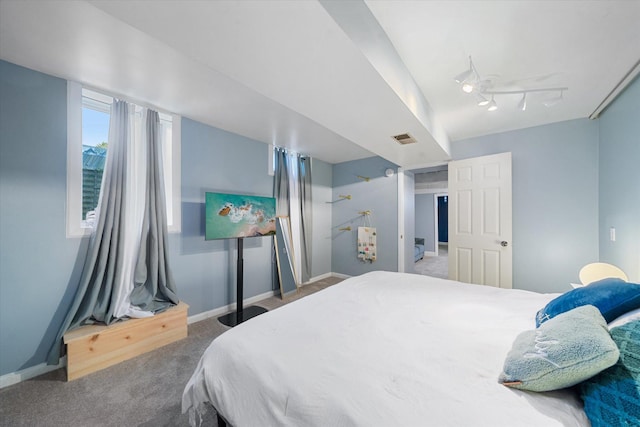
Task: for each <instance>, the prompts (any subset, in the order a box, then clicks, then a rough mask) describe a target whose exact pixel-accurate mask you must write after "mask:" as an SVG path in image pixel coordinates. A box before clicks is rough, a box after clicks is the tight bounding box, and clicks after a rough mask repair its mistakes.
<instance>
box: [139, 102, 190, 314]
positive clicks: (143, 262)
mask: <svg viewBox="0 0 640 427" xmlns="http://www.w3.org/2000/svg"><path fill="white" fill-rule="evenodd" d="M145 127H146V141H145V143H146V148H147V177H146V185H145V188H146V196H145V207H144V219H143V222H142V237H141V239H140V249H139V251H138V259H137V261H136V268H135V273H134V288H133V291H132V292H131V296H130V298H131V304H132V305H135V306H138V307H140V308H141V309H142V310H145V311H153V312H158V311H161V310H164V309H166V308H168V307H169V306H171V305H175V304H178V302H179V301H178V297H177V296H176V286H175V282H174V280H173V275H172V274H171V270H170V268H169V261H168V258H169V254H168V244H167V240H168V233H167V214H166V212H167V211H166V204H165V196H164V179H163V173H162V150H161V147H160V141H159V135H158V134H159V130H160V129H159V127H160V118H159V117H158V113H157V112H155V111H153V110H148V112H147V117H146V123H145Z"/></svg>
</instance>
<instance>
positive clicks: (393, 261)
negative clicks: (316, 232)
mask: <svg viewBox="0 0 640 427" xmlns="http://www.w3.org/2000/svg"><path fill="white" fill-rule="evenodd" d="M387 168H392V169H394V170H396V165H394V164H393V163H391V162H389V161H387V160H384V159H382V158H380V157H370V158H367V159H363V160H354V161H351V162H344V163H338V164H335V165H333V195H332V202H333V203H332V207H333V211H332V217H333V221H332V226H333V228H332V230H331V233H332V239H333V244H332V250H331V266H332V269H333V271H334V272H336V273H340V274H346V275H349V276H355V275H359V274H363V273H366V272H369V271H374V270H386V271H398V240H397V237H396V236H397V234H398V178H397V174H394V175H393V176H392V177H389V178H388V177H386V176H384V171H385V169H387ZM358 175H360V176H364V177H369V178H371V180H370V181H369V182H366V181H364V180H362V179H360V178H358ZM341 194H342V195H349V194H350V195H351V196H352V198H351V200H340V199H339V195H341ZM365 210H370V211H372V213H373V215H372V218H371V222H372V226H374V227H376V228H377V233H378V235H377V243H378V260H377V261H376V262H374V263H369V262H366V263H365V262H363V261H360V260H358V258H357V251H356V239H357V236H358V227H359V226H362V225H363V218H364V217H363V216H361V215H359V214H358V212H359V211H365ZM347 226H350V227H351V231H339V230H338V229H339V228H341V227H347Z"/></svg>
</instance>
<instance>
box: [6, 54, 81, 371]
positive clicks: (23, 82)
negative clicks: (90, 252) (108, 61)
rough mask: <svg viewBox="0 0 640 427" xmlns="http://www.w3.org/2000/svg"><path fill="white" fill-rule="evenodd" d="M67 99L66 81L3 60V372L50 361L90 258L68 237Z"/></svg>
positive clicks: (75, 240) (76, 242)
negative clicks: (53, 343)
mask: <svg viewBox="0 0 640 427" xmlns="http://www.w3.org/2000/svg"><path fill="white" fill-rule="evenodd" d="M66 99H67V82H66V81H65V80H61V79H58V78H55V77H51V76H47V75H45V74H41V73H37V72H35V71H31V70H28V69H26V68H22V67H18V66H16V65H13V64H10V63H7V62H4V61H0V375H2V374H6V373H9V372H14V371H18V370H20V369H24V368H27V367H29V366H33V365H37V364H38V363H41V362H43V361H44V360H45V357H46V354H47V352H48V351H49V347H50V346H51V344H52V342H53V339H54V338H55V335H56V333H57V332H58V331H57V329H58V326H59V325H60V323H62V320H63V318H64V316H65V315H66V311H67V307H68V306H69V304H70V301H71V298H72V297H73V294H74V293H75V286H76V283H77V280H78V279H79V273H80V271H79V268H82V263H83V261H84V259H83V256H82V255H80V254H82V253H84V252H83V251H81V250H79V248H80V247H82V248H85V247H86V245H83V244H82V239H67V238H66V236H65V233H66V223H65V209H66V179H67V177H66V163H67V148H66V147H67V105H66ZM85 250H86V249H85Z"/></svg>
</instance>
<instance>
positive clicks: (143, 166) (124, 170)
mask: <svg viewBox="0 0 640 427" xmlns="http://www.w3.org/2000/svg"><path fill="white" fill-rule="evenodd" d="M135 108H136V107H135V105H129V104H127V103H126V102H124V101H119V100H114V102H113V104H112V106H111V116H110V123H109V138H108V150H107V161H106V165H105V170H104V173H103V178H102V186H101V191H100V199H99V203H98V207H97V209H96V217H97V218H96V222H95V225H94V228H93V230H92V233H91V237H90V240H89V245H88V248H87V256H86V258H85V262H84V265H83V269H82V274H81V278H80V282H79V284H78V288H77V290H76V294H75V297H74V299H73V302H72V304H71V306H70V308H69V311H68V312H67V315H66V317H65V319H64V321H63V323H62V325H61V326H60V329H59V332H58V335H57V337H56V340H55V341H54V343H53V345H52V347H51V349H50V351H49V354H48V357H47V363H48V364H57V363H58V362H59V358H60V355H61V354H62V353H63V351H64V347H63V346H62V337H63V336H64V334H65V333H66V332H67V331H68V330H71V329H74V328H77V327H79V326H81V325H84V324H89V323H96V322H100V323H105V324H111V323H113V322H115V321H117V320H118V319H120V318H123V317H127V316H128V317H146V316H152V315H153V314H154V312H158V311H160V310H163V309H165V308H167V307H169V306H170V305H175V304H177V303H178V302H179V300H178V297H177V296H176V288H175V283H174V280H173V276H172V274H171V270H170V269H169V262H168V248H167V221H166V205H165V200H164V181H163V177H162V157H161V156H162V154H161V150H160V147H159V138H158V131H159V129H158V122H159V119H158V113H157V112H155V111H151V110H149V111H147V110H146V109H145V110H144V111H142V115H141V117H143V118H145V117H146V126H145V127H144V128H142V129H139V131H136V127H139V126H140V125H141V123H138V124H136V122H139V121H140V120H139V119H138V117H139V116H140V115H139V114H136V111H135ZM136 136H138V137H136ZM134 277H135V281H134Z"/></svg>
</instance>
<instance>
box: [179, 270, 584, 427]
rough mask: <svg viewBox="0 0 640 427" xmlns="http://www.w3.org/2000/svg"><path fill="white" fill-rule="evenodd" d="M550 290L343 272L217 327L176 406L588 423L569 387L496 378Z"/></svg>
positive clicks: (294, 421) (269, 417)
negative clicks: (520, 386)
mask: <svg viewBox="0 0 640 427" xmlns="http://www.w3.org/2000/svg"><path fill="white" fill-rule="evenodd" d="M555 296H556V295H555V294H536V293H532V292H527V291H520V290H504V289H496V288H489V287H484V286H479V285H467V284H463V283H459V282H453V281H449V280H442V279H436V278H431V277H426V276H419V275H413V274H402V273H390V272H374V273H368V274H364V275H362V276H358V277H353V278H350V279H347V280H345V281H344V282H342V283H340V284H338V285H335V286H332V287H330V288H328V289H326V290H324V291H321V292H318V293H316V294H313V295H311V296H308V297H306V298H303V299H301V300H299V301H296V302H293V303H290V304H288V305H285V306H283V307H281V308H278V309H277V310H273V311H271V312H268V313H265V314H263V315H261V316H258V317H256V318H254V319H252V320H249V321H247V322H245V323H243V324H241V325H239V326H237V327H235V328H233V329H231V330H229V331H227V332H225V333H224V334H222V335H221V336H219V337H218V338H216V339H215V340H214V341H213V342H212V343H211V345H210V346H209V348H208V349H207V350H206V352H205V353H204V355H203V356H202V359H201V360H200V363H199V364H198V366H197V368H196V370H195V372H194V374H193V376H192V378H191V380H190V381H189V383H188V384H187V386H186V388H185V391H184V394H183V398H182V410H183V412H186V411H188V410H190V411H192V412H193V411H194V410H195V411H196V412H197V411H201V410H203V409H204V407H205V406H206V405H205V402H210V403H211V404H213V406H214V407H216V408H217V409H218V410H220V413H221V414H222V415H223V416H224V417H225V418H226V419H227V420H228V421H229V422H230V423H231V424H232V425H233V426H235V427H243V426H248V427H253V426H296V427H299V426H322V427H326V426H367V427H369V426H456V427H457V426H491V427H500V426H509V427H511V426H525V425H526V426H541V427H542V426H544V427H547V426H585V425H586V426H588V425H589V422H588V420H587V418H586V416H585V415H584V412H583V411H582V409H581V404H580V402H579V399H577V398H576V397H575V396H574V395H573V394H571V393H569V392H565V391H562V392H554V393H544V394H537V393H530V392H522V391H518V390H514V389H509V388H507V387H504V386H502V385H500V384H498V382H497V378H498V375H499V374H500V371H501V369H502V364H503V361H504V358H505V356H506V354H507V352H508V351H509V349H510V348H511V344H512V342H513V340H514V339H515V337H516V335H517V334H518V333H519V332H521V331H523V330H526V329H532V328H534V327H535V322H534V316H535V313H536V312H537V310H538V309H540V308H541V307H543V306H544V305H545V304H546V303H547V302H548V301H549V300H551V299H552V298H553V297H555ZM196 419H197V417H196Z"/></svg>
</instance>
